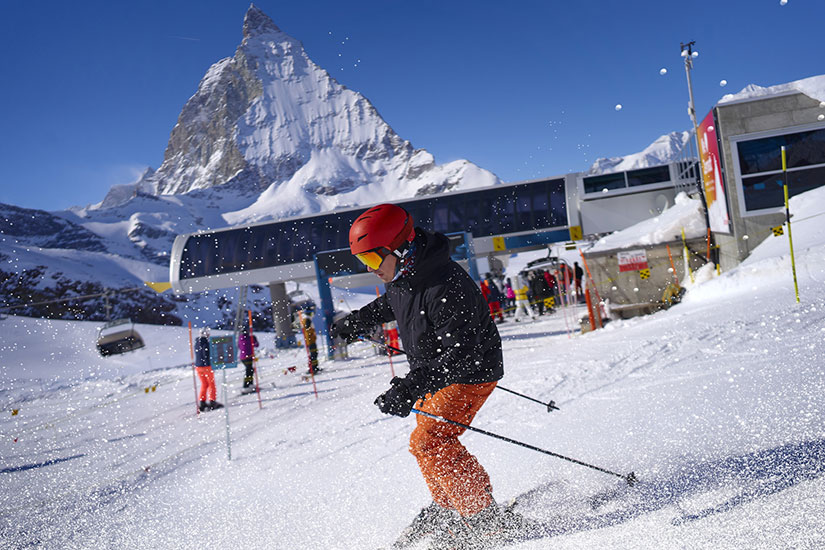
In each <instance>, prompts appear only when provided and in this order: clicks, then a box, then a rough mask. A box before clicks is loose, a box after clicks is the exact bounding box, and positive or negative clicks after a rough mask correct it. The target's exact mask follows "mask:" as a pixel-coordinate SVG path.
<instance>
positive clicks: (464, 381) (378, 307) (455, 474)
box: [332, 204, 513, 548]
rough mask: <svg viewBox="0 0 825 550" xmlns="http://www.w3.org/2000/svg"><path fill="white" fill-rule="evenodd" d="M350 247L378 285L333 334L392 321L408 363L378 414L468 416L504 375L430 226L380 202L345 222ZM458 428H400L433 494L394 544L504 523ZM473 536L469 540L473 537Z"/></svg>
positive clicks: (462, 543) (470, 294)
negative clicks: (381, 288) (375, 294)
mask: <svg viewBox="0 0 825 550" xmlns="http://www.w3.org/2000/svg"><path fill="white" fill-rule="evenodd" d="M349 242H350V251H351V252H352V253H353V254H354V255H355V256H356V257H358V259H359V260H361V261H362V262H363V263H364V264H366V265H367V267H368V269H369V271H371V272H374V273H375V274H376V275H377V276H378V278H379V279H381V281H383V282H384V284H385V287H386V292H385V293H384V294H383V295H381V296H380V297H379V298H377V299H376V300H374V301H373V302H371V303H369V304H368V305H366V306H365V307H363V308H361V309H360V310H356V311H353V312H352V313H350V314H349V315H347V316H346V317H345V318H343V319H340V320H338V321H337V322H335V324H334V325H333V327H332V335H333V336H341V337H342V338H344V339H346V340H348V341H355V340H356V339H357V338H358V337H359V336H360V335H362V334H366V333H368V332H369V330H370V329H371V328H372V327H373V326H375V325H377V324H381V323H386V322H389V321H392V320H396V321H397V322H398V332H399V334H400V336H401V339H402V340H403V342H404V347H405V349H406V353H407V357H408V359H409V363H410V371H409V372H408V373H407V375H406V376H404V377H395V378H393V379H392V380H391V382H390V388H389V389H388V390H387V391H385V392H384V393H382V394H381V395H380V396H378V398H377V399H376V400H375V404H376V405H377V406H378V408H379V409H380V410H381V412H383V413H387V414H392V415H396V416H400V417H406V416H408V415H409V414H410V412H411V410H412V408H413V406H415V407H416V408H417V409H418V410H420V411H423V412H427V413H430V414H433V415H437V416H441V417H445V418H448V419H450V420H453V421H457V422H461V423H463V424H469V423H470V422H472V420H473V417H474V416H475V415H476V413H478V410H479V409H480V408H481V406H482V405H483V404H484V402H485V400H486V399H487V397H488V396H489V395H490V393H491V392H492V391H493V389H494V388H495V386H496V384H497V383H498V380H500V379H501V377H502V376H503V375H504V365H503V359H502V351H501V339H500V337H499V334H498V330H497V328H496V325H495V323H493V321H492V320H491V318H490V311H489V309H488V307H487V303H486V300H485V299H484V296H482V294H481V292H480V290H479V288H478V286H476V284H475V283H474V282H473V280H472V278H470V276H469V275H468V274H467V273H466V272H465V271H464V270H463V269H462V268H461V267H460V266H459V265H458V264H457V263H455V262H454V261H453V260H451V259H450V256H449V251H450V248H449V241H448V240H447V238H446V237H445V236H444V235H442V234H440V233H433V232H429V231H426V230H424V229H421V228H414V226H413V219H412V216H411V215H410V214H409V213H407V212H406V211H405V210H404V209H403V208H401V207H399V206H396V205H392V204H382V205H379V206H376V207H374V208H371V209H370V210H367V211H366V212H365V213H363V214H362V215H361V216H359V217H358V219H356V220H355V222H354V223H353V224H352V227H351V228H350V232H349ZM463 432H464V428H461V427H457V426H454V425H451V424H447V423H444V422H439V421H437V420H435V419H432V418H429V417H426V416H423V415H419V416H418V417H417V425H416V428H415V429H414V430H413V432H412V435H411V437H410V452H411V453H412V454H413V456H415V458H416V460H417V461H418V466H419V468H420V470H421V473H422V475H423V477H424V480H425V482H426V483H427V487H428V488H429V490H430V493H431V495H432V498H433V502H432V503H431V504H430V505H429V506H427V507H425V508H424V509H423V510H421V512H420V513H419V514H418V516H417V517H416V518H415V520H414V521H413V522H412V524H411V525H410V526H409V527H408V528H407V529H405V531H404V533H403V534H402V536H401V538H400V539H399V540H398V541H397V542H396V545H395V546H396V547H403V546H406V545H408V544H412V543H413V542H415V541H416V540H420V539H422V538H423V537H425V536H428V535H433V536H434V537H435V541H434V544H436V547H437V545H439V544H442V543H443V544H444V547H448V548H450V547H454V546H458V547H466V546H468V545H469V544H470V541H491V543H492V541H494V539H495V537H497V536H503V533H505V532H508V530H512V525H513V523H512V514H511V513H510V512H506V511H504V510H503V509H502V508H499V506H498V505H497V504H496V502H495V501H494V500H493V495H492V486H491V484H490V478H489V476H488V475H487V472H486V471H485V470H484V468H483V467H482V466H481V464H480V463H479V462H478V460H477V459H476V458H475V457H474V456H473V455H471V454H470V453H469V452H468V451H467V449H466V448H465V447H464V446H463V445H462V444H461V443H460V442H459V440H458V437H459V436H460V435H461V434H462V433H463ZM473 544H475V542H473Z"/></svg>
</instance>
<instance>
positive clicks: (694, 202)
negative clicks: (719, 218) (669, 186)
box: [588, 192, 707, 252]
mask: <svg viewBox="0 0 825 550" xmlns="http://www.w3.org/2000/svg"><path fill="white" fill-rule="evenodd" d="M706 227H707V226H706V225H705V219H704V216H703V214H702V202H701V201H700V200H699V199H691V198H689V197H688V196H687V194H685V193H684V192H682V193H679V194H678V195H676V198H675V199H674V204H673V206H671V207H670V208H668V209H666V210H664V211H663V212H662V213H661V214H660V215H658V216H656V217H655V218H650V219H647V220H643V221H640V222H639V223H636V224H634V225H632V226H630V227H628V228H626V229H623V230H621V231H615V232H613V233H611V234H610V235H607V236H605V237H602V238H601V239H599V240H598V241H596V243H595V244H594V245H593V246H592V247H591V248H589V249H588V251H589V252H601V251H605V250H613V249H616V248H629V247H631V246H642V245H651V244H661V243H667V242H672V241H675V240H679V239H681V238H682V230H684V231H685V237H686V238H688V239H693V238H696V237H702V236H704V234H705V232H706Z"/></svg>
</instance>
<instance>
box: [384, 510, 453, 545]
mask: <svg viewBox="0 0 825 550" xmlns="http://www.w3.org/2000/svg"><path fill="white" fill-rule="evenodd" d="M459 519H460V516H459V515H458V514H457V513H456V512H455V511H453V510H448V509H447V508H443V507H441V506H439V505H438V504H436V503H435V502H431V503H430V505H429V506H427V507H426V508H422V509H421V511H420V512H419V513H418V515H417V516H415V519H414V520H413V521H412V523H410V524H409V525H408V526H407V527H406V528H405V529H404V530H403V531H402V532H401V536H400V537H398V540H396V541H395V543H394V544H393V545H392V548H394V549H400V548H407V547H408V546H412V545H413V544H415V543H416V542H418V541H420V540H422V539H424V538H427V537H430V536H435V535H436V534H437V533H439V532H441V531H443V530H445V529H447V528H448V526H449V525H450V524H451V523H453V522H456V521H458V520H459Z"/></svg>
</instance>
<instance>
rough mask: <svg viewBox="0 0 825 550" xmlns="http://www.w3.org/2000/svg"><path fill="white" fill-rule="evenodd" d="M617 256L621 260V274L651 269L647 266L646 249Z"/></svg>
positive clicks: (620, 253)
mask: <svg viewBox="0 0 825 550" xmlns="http://www.w3.org/2000/svg"><path fill="white" fill-rule="evenodd" d="M616 256H617V257H618V259H619V273H622V272H624V271H639V270H642V269H650V266H649V265H647V252H645V251H644V249H640V250H628V251H627V252H619V253H618V254H617V255H616Z"/></svg>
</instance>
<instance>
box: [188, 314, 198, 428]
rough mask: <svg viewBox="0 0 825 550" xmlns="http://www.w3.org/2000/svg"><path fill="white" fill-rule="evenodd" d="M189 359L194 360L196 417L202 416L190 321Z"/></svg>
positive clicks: (193, 376) (193, 379)
mask: <svg viewBox="0 0 825 550" xmlns="http://www.w3.org/2000/svg"><path fill="white" fill-rule="evenodd" d="M189 358H190V359H192V386H194V388H195V416H198V417H199V416H200V415H201V408H200V407H199V406H198V380H197V378H198V377H197V375H196V374H195V347H194V345H193V344H192V321H189Z"/></svg>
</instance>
